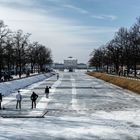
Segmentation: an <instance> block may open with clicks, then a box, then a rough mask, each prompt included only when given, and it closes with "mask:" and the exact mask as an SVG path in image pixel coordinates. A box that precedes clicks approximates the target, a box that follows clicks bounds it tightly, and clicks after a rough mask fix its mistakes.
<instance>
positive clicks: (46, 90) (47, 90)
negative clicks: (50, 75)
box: [45, 86, 50, 98]
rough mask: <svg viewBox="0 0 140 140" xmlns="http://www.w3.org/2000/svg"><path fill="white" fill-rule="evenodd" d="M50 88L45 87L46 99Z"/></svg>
mask: <svg viewBox="0 0 140 140" xmlns="http://www.w3.org/2000/svg"><path fill="white" fill-rule="evenodd" d="M49 88H50V87H48V86H46V88H45V94H46V98H48V95H49V92H50V89H49Z"/></svg>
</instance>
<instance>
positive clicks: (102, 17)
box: [91, 15, 117, 20]
mask: <svg viewBox="0 0 140 140" xmlns="http://www.w3.org/2000/svg"><path fill="white" fill-rule="evenodd" d="M91 17H92V18H95V19H101V20H116V19H117V16H114V15H91Z"/></svg>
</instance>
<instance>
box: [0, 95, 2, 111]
mask: <svg viewBox="0 0 140 140" xmlns="http://www.w3.org/2000/svg"><path fill="white" fill-rule="evenodd" d="M1 103H2V94H1V93H0V109H1Z"/></svg>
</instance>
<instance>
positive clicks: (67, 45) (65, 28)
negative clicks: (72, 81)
mask: <svg viewBox="0 0 140 140" xmlns="http://www.w3.org/2000/svg"><path fill="white" fill-rule="evenodd" d="M7 1H8V0H7ZM9 1H10V0H9ZM17 1H18V0H17ZM77 10H81V9H77ZM83 13H84V11H83ZM85 13H86V12H85ZM0 18H1V19H2V20H4V21H5V24H6V25H8V26H9V27H10V28H11V29H12V30H17V29H22V30H23V31H24V32H25V33H26V32H29V33H32V36H31V40H32V41H39V42H40V43H42V44H44V45H46V46H47V47H50V48H51V49H52V53H53V56H54V58H55V61H57V62H63V59H64V58H66V57H67V56H74V57H76V58H77V59H79V61H80V62H87V61H88V56H89V54H90V52H91V51H92V49H93V47H94V46H95V47H98V45H100V43H101V41H100V39H99V38H98V37H96V35H97V34H100V33H108V32H115V29H114V28H108V27H107V28H106V27H102V28H100V27H89V26H79V25H76V24H75V22H74V21H69V20H67V19H64V18H58V17H55V16H51V15H48V14H46V15H41V12H38V10H37V11H36V12H35V11H34V12H33V11H32V10H19V9H12V8H9V7H6V6H0Z"/></svg>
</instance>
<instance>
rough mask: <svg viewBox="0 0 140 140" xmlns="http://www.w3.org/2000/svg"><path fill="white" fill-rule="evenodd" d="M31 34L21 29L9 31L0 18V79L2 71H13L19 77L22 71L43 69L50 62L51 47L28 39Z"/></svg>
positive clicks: (39, 70) (9, 72) (8, 73)
mask: <svg viewBox="0 0 140 140" xmlns="http://www.w3.org/2000/svg"><path fill="white" fill-rule="evenodd" d="M30 36H31V34H29V33H26V34H24V33H23V31H22V30H17V31H15V32H13V31H11V30H10V29H9V28H8V26H7V25H5V24H4V21H2V20H0V79H1V78H2V76H3V75H5V74H4V73H6V75H11V72H13V71H14V73H15V74H18V75H19V77H21V75H22V73H27V67H30V70H29V69H28V72H31V73H33V72H34V71H35V69H36V70H38V72H42V71H44V65H45V64H51V63H52V62H53V60H52V53H51V49H49V48H47V47H46V46H44V45H42V44H40V43H38V42H31V41H30V39H29V38H30Z"/></svg>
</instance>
